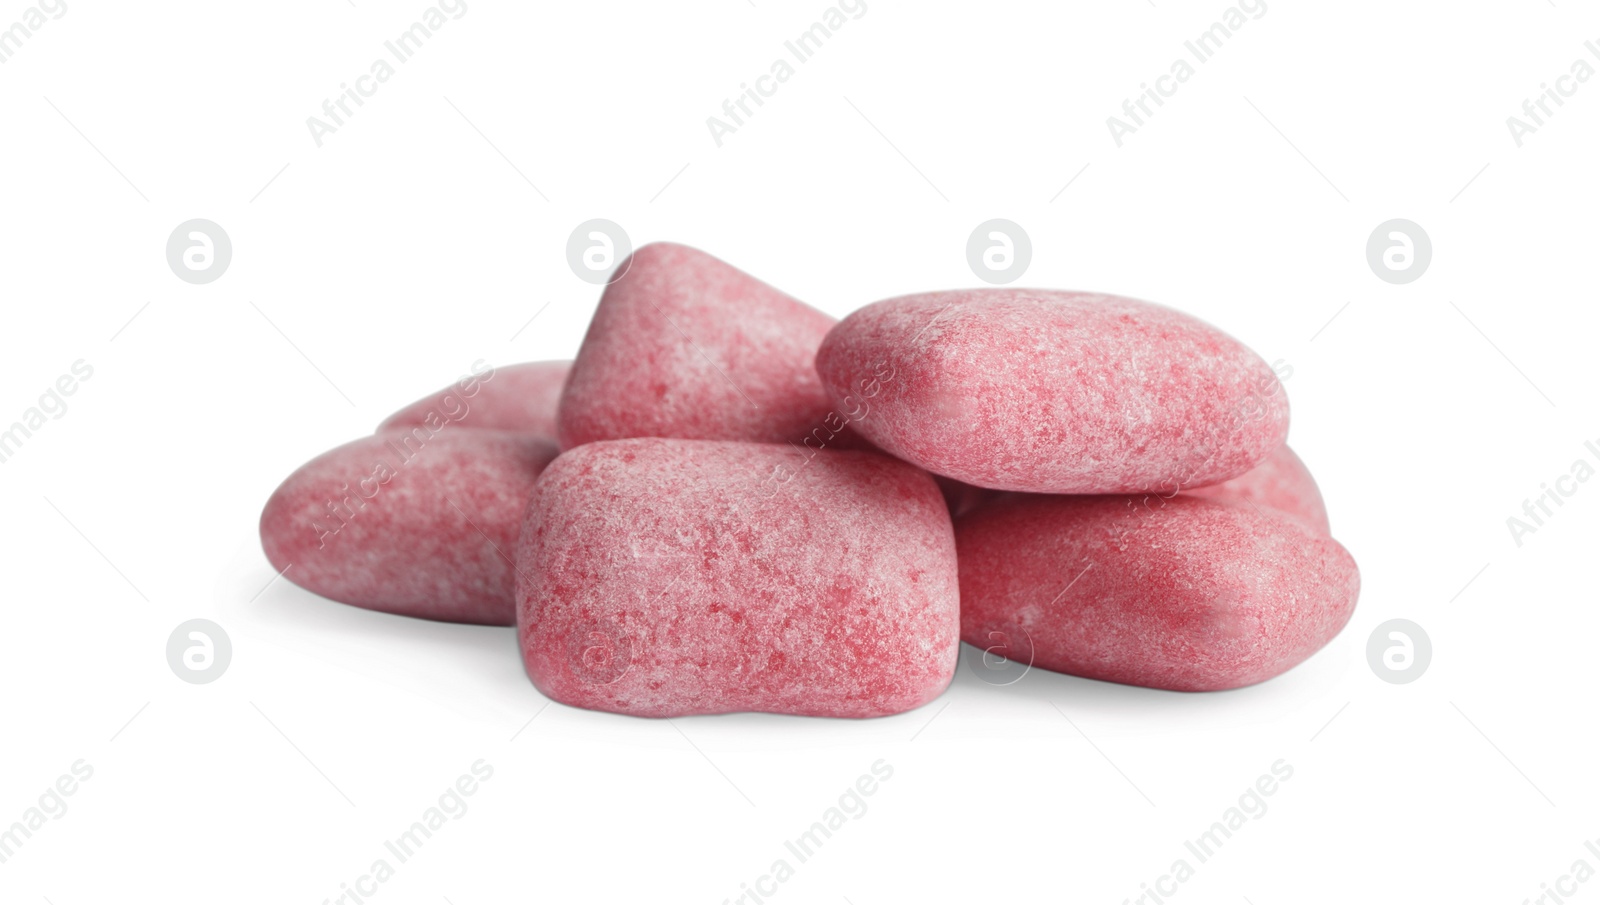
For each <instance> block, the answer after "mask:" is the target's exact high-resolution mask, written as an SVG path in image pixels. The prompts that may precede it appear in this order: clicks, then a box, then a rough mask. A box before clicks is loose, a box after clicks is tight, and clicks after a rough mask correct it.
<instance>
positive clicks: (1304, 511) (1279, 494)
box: [1184, 446, 1330, 534]
mask: <svg viewBox="0 0 1600 905" xmlns="http://www.w3.org/2000/svg"><path fill="white" fill-rule="evenodd" d="M1184 495H1186V496H1196V497H1205V498H1206V499H1216V500H1232V501H1235V502H1241V503H1247V504H1254V505H1257V506H1264V507H1266V508H1268V509H1275V510H1277V511H1279V512H1283V513H1286V514H1288V515H1292V516H1294V517H1295V518H1298V519H1300V520H1301V521H1303V522H1305V523H1306V524H1308V525H1310V526H1311V527H1313V528H1316V529H1317V530H1318V531H1320V532H1322V533H1323V534H1328V533H1330V532H1329V529H1328V507H1327V506H1326V505H1324V504H1323V502H1322V491H1321V490H1318V489H1317V482H1316V479H1315V478H1313V477H1311V472H1310V470H1309V469H1307V468H1306V463H1304V462H1302V461H1300V457H1299V456H1297V455H1295V454H1294V450H1292V449H1290V448H1289V447H1287V446H1280V447H1278V448H1277V449H1276V450H1275V451H1274V452H1273V453H1272V455H1271V456H1268V457H1267V461H1265V462H1262V463H1261V464H1260V465H1257V466H1256V467H1255V468H1252V469H1250V470H1249V471H1247V472H1245V473H1244V474H1242V475H1240V476H1238V477H1237V478H1232V479H1229V480H1227V481H1224V482H1222V483H1221V484H1212V485H1211V486H1209V487H1200V488H1197V489H1195V490H1185V491H1184Z"/></svg>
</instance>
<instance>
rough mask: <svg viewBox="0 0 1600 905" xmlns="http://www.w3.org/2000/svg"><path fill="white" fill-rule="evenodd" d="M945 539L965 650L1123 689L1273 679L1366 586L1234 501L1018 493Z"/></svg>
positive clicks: (1317, 549) (1326, 553) (1308, 533)
mask: <svg viewBox="0 0 1600 905" xmlns="http://www.w3.org/2000/svg"><path fill="white" fill-rule="evenodd" d="M955 531H956V548H957V550H958V551H959V552H960V558H961V635H962V639H963V640H965V641H966V642H967V643H969V644H972V645H975V646H977V647H980V648H982V649H984V650H997V652H998V653H1000V654H1002V655H1004V656H1006V657H1007V658H1009V659H1012V660H1016V661H1018V662H1023V663H1027V662H1031V663H1032V665H1033V666H1035V667H1040V668H1043V669H1049V670H1054V671H1056V672H1063V673H1069V674H1071V675H1075V676H1083V677H1085V678H1090V679H1101V680H1105V681H1108V682H1121V683H1124V684H1127V685H1143V686H1148V687H1150V688H1164V689H1170V690H1174V691H1218V690H1222V689H1228V688H1239V687H1242V686H1245V685H1252V684H1254V683H1257V682H1261V681H1264V680H1266V679H1270V678H1272V677H1273V676H1276V675H1279V674H1280V673H1282V672H1284V671H1286V670H1288V669H1289V668H1291V667H1293V666H1295V665H1296V664H1298V663H1300V662H1301V661H1303V660H1305V659H1306V658H1307V657H1309V656H1311V655H1312V654H1313V653H1315V652H1316V651H1317V650H1319V649H1320V648H1321V647H1322V646H1323V645H1325V644H1327V643H1328V641H1330V640H1331V639H1332V638H1333V637H1334V636H1335V635H1336V634H1338V632H1339V630H1340V629H1341V628H1343V627H1344V625H1345V623H1346V622H1348V621H1349V619H1350V615H1351V613H1352V611H1353V610H1354V609H1355V605H1356V596H1357V593H1358V591H1359V589H1360V576H1359V574H1358V572H1357V570H1356V564H1355V561H1354V560H1353V559H1351V557H1350V554H1349V553H1348V552H1347V551H1346V550H1345V549H1344V547H1342V546H1340V545H1339V543H1338V542H1337V541H1334V540H1333V539H1332V538H1330V537H1328V536H1327V535H1325V534H1322V533H1320V532H1318V531H1316V530H1314V529H1313V528H1311V527H1310V526H1308V525H1305V524H1303V523H1302V522H1300V521H1299V520H1298V519H1296V518H1294V517H1291V516H1289V515H1285V514H1283V513H1279V512H1274V511H1271V510H1261V509H1257V508H1253V507H1251V506H1249V505H1246V504H1241V503H1233V502H1222V501H1220V500H1211V499H1203V498H1199V497H1191V496H1183V495H1180V496H1177V497H1174V498H1172V499H1166V500H1163V499H1162V498H1161V497H1159V496H1143V497H1138V496H1136V497H1111V496H1102V497H1069V496H1039V495H1018V496H1014V497H1009V498H1007V499H1005V500H1002V501H1000V502H997V503H993V504H991V505H988V506H985V507H982V508H979V509H976V510H974V511H972V512H971V513H969V514H967V515H965V516H963V517H961V518H959V519H957V520H956V525H955Z"/></svg>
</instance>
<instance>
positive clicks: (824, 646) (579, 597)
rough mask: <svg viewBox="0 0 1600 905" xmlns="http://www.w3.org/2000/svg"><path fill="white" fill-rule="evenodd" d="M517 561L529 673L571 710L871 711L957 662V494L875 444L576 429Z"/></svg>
mask: <svg viewBox="0 0 1600 905" xmlns="http://www.w3.org/2000/svg"><path fill="white" fill-rule="evenodd" d="M517 566H518V574H519V582H518V587H517V623H518V634H519V637H520V639H521V644H522V651H523V658H524V661H525V663H526V666H527V670H528V675H529V677H530V678H532V679H533V683H534V685H536V686H537V687H538V688H539V690H540V691H542V692H543V693H544V694H546V695H547V696H549V697H550V698H552V699H554V700H556V701H560V702H562V703H564V704H569V705H572V706H574V707H585V708H589V709H592V710H606V711H613V712H616V713H627V714H633V715H636V716H650V717H671V716H682V715H687V714H704V713H727V712H733V711H763V712H769V713H788V714H803V715H809V716H835V717H871V716H881V715H885V714H891V713H899V712H901V711H904V710H909V709H911V708H914V707H918V706H920V705H922V704H925V703H927V702H928V701H930V700H932V699H933V698H935V697H937V696H938V695H939V693H940V692H941V691H942V690H943V689H944V688H945V687H946V686H947V685H948V684H949V682H950V679H951V677H952V676H953V674H954V670H955V664H956V656H957V653H958V647H959V637H958V635H959V625H960V615H959V597H958V585H957V576H956V559H955V544H954V541H953V539H952V536H951V529H950V516H949V514H948V512H947V510H946V508H945V502H944V499H943V498H942V497H941V496H940V493H939V490H938V488H937V487H935V486H934V483H933V481H932V480H930V479H929V477H928V475H927V473H926V472H923V471H922V470H921V469H918V468H914V467H912V466H910V465H907V464H905V463H903V462H899V461H897V460H895V459H891V458H889V457H888V456H884V455H880V454H878V453H869V452H835V451H831V450H830V451H824V452H819V453H817V454H816V455H815V456H814V457H813V458H811V459H810V460H809V461H807V460H804V459H803V458H802V457H801V456H800V455H798V454H797V453H796V452H795V451H794V449H792V448H791V447H789V446H787V445H773V444H754V443H734V442H720V441H694V440H669V439H656V438H645V439H636V440H618V441H609V442H600V443H593V444H588V445H585V446H580V447H578V448H576V449H573V450H569V451H567V452H565V453H563V454H562V455H561V457H560V458H558V459H556V461H555V462H554V463H552V464H551V465H550V467H549V468H548V469H546V470H545V473H544V475H543V476H542V477H541V478H540V479H539V483H538V485H537V486H536V487H535V489H534V493H533V498H532V499H531V501H530V502H529V505H528V514H527V520H526V522H525V524H524V528H523V533H522V538H521V542H520V547H519V552H518V554H517Z"/></svg>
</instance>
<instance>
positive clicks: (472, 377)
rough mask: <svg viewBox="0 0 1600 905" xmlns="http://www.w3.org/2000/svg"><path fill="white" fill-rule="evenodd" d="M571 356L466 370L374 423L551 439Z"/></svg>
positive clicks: (554, 430)
mask: <svg viewBox="0 0 1600 905" xmlns="http://www.w3.org/2000/svg"><path fill="white" fill-rule="evenodd" d="M571 367H572V362H570V361H526V362H522V363H521V364H514V365H506V366H505V367H502V368H491V369H487V370H486V371H484V373H482V374H468V375H466V376H465V377H463V378H461V379H460V380H458V381H456V382H455V383H452V384H451V385H449V386H447V387H445V388H444V389H442V390H440V391H439V392H437V393H434V394H433V395H432V396H428V397H426V398H423V399H418V400H417V401H416V402H413V403H411V404H410V405H408V406H406V407H405V408H403V409H401V410H400V411H398V412H395V413H394V414H393V415H390V416H389V417H387V418H385V419H384V420H383V423H382V424H380V425H378V430H379V431H385V430H388V429H389V428H392V427H416V426H419V425H426V426H429V427H435V428H436V427H439V426H441V425H450V426H454V427H475V428H481V429H484V430H507V431H524V432H527V433H530V434H538V435H539V436H541V437H547V438H549V439H550V440H551V441H552V442H554V441H555V439H556V406H557V404H558V403H559V402H560V401H561V388H562V387H563V386H564V385H565V384H566V382H567V371H568V370H569V369H571Z"/></svg>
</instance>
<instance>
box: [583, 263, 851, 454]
mask: <svg viewBox="0 0 1600 905" xmlns="http://www.w3.org/2000/svg"><path fill="white" fill-rule="evenodd" d="M618 272H619V273H621V274H622V276H620V277H618V278H616V279H615V281H614V282H612V283H611V284H610V285H608V286H607V287H606V289H605V292H604V294H603V295H602V296H601V298H600V305H599V307H598V308H597V309H596V310H595V314H594V320H593V321H592V322H591V323H590V324H589V332H588V334H587V335H585V336H584V339H583V346H582V347H581V348H580V349H579V350H578V357H577V360H576V361H574V362H573V365H572V375H571V377H570V378H569V380H568V382H567V387H566V391H565V392H564V393H563V394H562V397H561V407H560V418H559V422H560V436H561V446H562V448H563V449H571V448H572V447H574V446H579V445H582V444H584V443H593V442H594V441H596V440H617V439H623V438H627V437H682V438H689V439H703V440H748V441H752V442H774V443H782V442H789V443H801V442H802V441H803V439H804V438H807V437H810V436H812V435H813V434H815V433H816V432H817V431H818V430H819V429H823V432H824V433H825V434H826V435H827V436H828V437H829V438H830V439H831V438H832V436H833V435H834V434H837V433H841V432H842V429H843V427H844V426H845V421H846V418H845V417H844V416H843V415H841V414H840V413H837V412H833V411H832V410H833V404H832V403H831V402H830V401H829V399H828V397H827V395H826V394H825V393H823V391H822V384H821V382H820V381H819V380H818V378H817V374H816V371H815V370H814V369H813V367H812V358H813V357H814V356H815V354H816V350H817V344H818V343H820V342H821V341H822V337H823V336H824V335H825V334H826V333H827V332H828V329H829V328H830V327H831V326H833V323H834V321H833V318H831V317H829V316H828V315H826V314H823V313H822V312H821V311H817V310H816V309H814V308H811V307H809V306H807V305H805V304H802V303H801V302H799V301H796V300H795V299H793V298H790V297H789V296H787V295H785V294H783V293H782V292H779V291H778V290H776V289H773V288H772V287H771V286H768V285H766V284H765V283H762V282H760V281H758V280H756V279H755V278H754V277H752V276H750V275H749V274H746V273H744V272H742V271H739V270H736V269H734V268H733V267H730V266H729V265H727V264H725V263H723V262H722V261H719V260H717V259H716V258H713V257H711V256H710V255H708V254H705V253H704V252H701V251H696V250H695V249H693V248H687V247H685V246H682V245H673V244H669V243H665V242H658V243H654V244H651V245H646V246H644V247H643V248H640V249H638V250H637V251H635V252H634V253H633V254H632V255H630V256H629V257H628V258H627V259H626V260H624V261H623V262H622V264H621V265H619V266H618ZM812 445H813V446H815V445H816V444H815V443H814V442H813V443H812ZM826 445H828V446H837V445H838V443H837V442H836V441H835V442H828V443H827V444H826Z"/></svg>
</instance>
